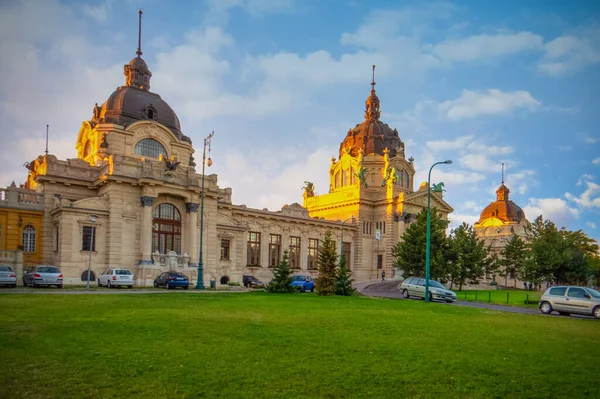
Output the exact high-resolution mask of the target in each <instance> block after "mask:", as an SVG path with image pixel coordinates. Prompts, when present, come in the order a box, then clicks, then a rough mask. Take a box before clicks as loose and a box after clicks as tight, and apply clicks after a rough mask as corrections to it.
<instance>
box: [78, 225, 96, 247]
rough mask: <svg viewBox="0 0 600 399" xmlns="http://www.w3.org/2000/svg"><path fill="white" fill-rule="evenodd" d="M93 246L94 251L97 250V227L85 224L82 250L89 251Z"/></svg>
mask: <svg viewBox="0 0 600 399" xmlns="http://www.w3.org/2000/svg"><path fill="white" fill-rule="evenodd" d="M90 246H91V248H92V249H91V250H92V252H93V251H95V250H96V228H95V227H93V226H83V234H82V235H81V250H82V251H89V250H90Z"/></svg>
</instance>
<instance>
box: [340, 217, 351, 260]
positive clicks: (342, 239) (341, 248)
mask: <svg viewBox="0 0 600 399" xmlns="http://www.w3.org/2000/svg"><path fill="white" fill-rule="evenodd" d="M348 220H352V223H354V215H352V216H351V217H349V218H348V219H346V220H344V221H343V222H342V234H341V237H340V260H341V259H342V251H343V250H344V223H346V222H347V221H348ZM347 261H348V260H347V259H346V262H347Z"/></svg>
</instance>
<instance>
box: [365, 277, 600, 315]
mask: <svg viewBox="0 0 600 399" xmlns="http://www.w3.org/2000/svg"><path fill="white" fill-rule="evenodd" d="M400 283H401V281H400V280H393V281H385V282H381V281H378V280H377V281H364V282H360V283H357V284H355V285H354V287H355V288H356V289H357V291H359V292H360V293H362V294H364V295H367V296H373V297H382V298H391V299H402V300H409V301H412V300H414V301H420V300H422V299H416V298H411V299H404V298H403V297H402V292H401V291H400V290H399V289H398V285H399V284H400ZM436 305H440V306H444V305H446V306H465V307H470V308H480V309H489V310H497V311H500V312H510V313H520V314H533V315H540V316H544V314H542V312H540V310H539V309H538V308H537V307H535V308H526V307H519V306H504V305H495V304H491V303H483V302H468V301H456V302H453V303H445V302H436ZM552 316H557V317H558V316H559V315H558V314H557V313H552ZM571 316H572V317H578V318H579V317H581V318H586V319H589V318H592V317H588V316H580V315H571Z"/></svg>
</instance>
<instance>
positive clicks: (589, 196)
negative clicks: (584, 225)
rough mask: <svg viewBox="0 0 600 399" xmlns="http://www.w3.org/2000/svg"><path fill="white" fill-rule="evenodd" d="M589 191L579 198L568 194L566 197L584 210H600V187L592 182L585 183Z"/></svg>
mask: <svg viewBox="0 0 600 399" xmlns="http://www.w3.org/2000/svg"><path fill="white" fill-rule="evenodd" d="M585 184H586V185H587V189H586V190H585V191H584V192H583V193H582V194H581V195H580V196H579V197H577V196H575V195H573V194H571V193H566V194H565V197H566V198H567V199H568V200H569V201H572V202H575V203H576V204H577V205H579V206H582V207H584V208H600V195H599V194H600V185H598V184H596V183H593V182H591V181H587V182H585Z"/></svg>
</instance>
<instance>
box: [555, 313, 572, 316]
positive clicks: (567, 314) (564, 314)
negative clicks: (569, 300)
mask: <svg viewBox="0 0 600 399" xmlns="http://www.w3.org/2000/svg"><path fill="white" fill-rule="evenodd" d="M558 314H559V315H561V316H571V313H569V312H558Z"/></svg>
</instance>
